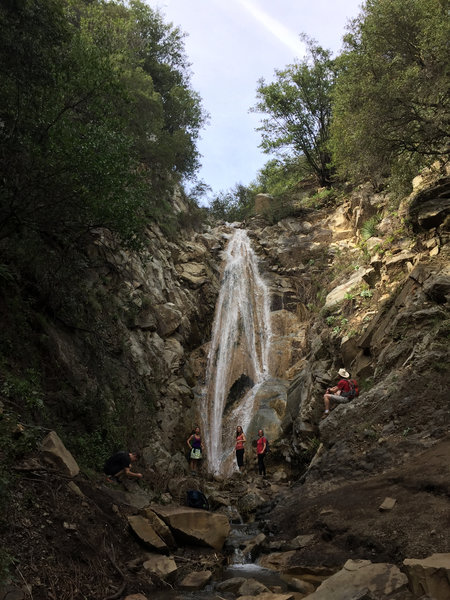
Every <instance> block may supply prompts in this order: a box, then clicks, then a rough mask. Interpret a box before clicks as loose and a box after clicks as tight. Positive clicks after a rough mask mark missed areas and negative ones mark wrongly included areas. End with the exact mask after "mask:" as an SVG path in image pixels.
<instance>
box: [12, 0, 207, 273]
mask: <svg viewBox="0 0 450 600" xmlns="http://www.w3.org/2000/svg"><path fill="white" fill-rule="evenodd" d="M0 34H1V37H2V44H1V47H0V72H1V76H2V83H3V85H2V86H1V88H0V106H1V113H0V120H1V122H2V130H1V134H0V177H1V179H2V183H3V193H2V201H1V203H0V242H1V241H2V240H5V242H8V248H9V251H10V252H11V249H13V248H14V249H15V260H17V259H18V258H20V257H21V260H27V261H28V262H35V257H42V254H43V251H44V249H47V248H48V247H49V245H51V256H52V258H51V261H52V262H53V261H54V260H55V259H54V256H55V255H56V254H59V255H60V256H64V255H66V253H67V249H68V248H71V249H72V250H73V251H74V252H75V251H76V250H77V248H78V246H79V242H80V239H82V236H83V235H84V234H85V232H86V231H89V230H91V229H93V228H97V227H100V226H101V227H106V228H109V229H111V230H112V231H114V232H116V233H117V234H118V235H119V236H120V237H121V238H122V240H123V241H124V242H126V243H127V244H128V245H131V246H136V245H138V244H139V236H140V234H141V232H142V231H143V230H144V228H145V225H146V223H147V222H148V220H149V219H151V220H157V221H159V222H161V223H164V224H166V223H167V222H168V221H170V211H171V209H170V204H169V202H168V198H169V195H170V193H171V191H172V188H173V186H174V184H175V183H177V182H178V181H179V180H180V179H181V178H182V177H190V176H192V175H193V173H194V171H195V169H196V168H197V166H198V153H197V150H196V145H195V144H196V140H197V137H198V131H199V128H200V127H201V125H202V123H203V121H204V118H205V115H204V114H203V112H202V109H201V106H200V101H199V98H198V96H197V94H196V93H195V92H194V91H192V89H191V88H190V83H189V70H188V68H189V65H188V62H187V60H186V57H185V55H184V48H183V35H182V34H181V33H180V31H179V30H178V29H176V28H173V26H172V25H170V24H165V23H164V21H163V19H162V17H161V15H160V14H159V13H158V12H157V11H154V10H153V9H151V8H149V7H148V6H147V5H145V4H144V3H143V2H139V1H133V2H130V3H125V2H122V1H120V0H118V1H112V2H102V1H100V0H94V1H93V2H84V1H83V0H63V1H62V2H60V1H57V0H28V1H27V2H20V3H19V2H11V3H8V4H2V6H1V8H0ZM43 264H46V259H44V261H43ZM52 267H54V265H52ZM55 270H60V268H59V267H57V268H51V266H49V267H48V268H47V272H48V271H55Z"/></svg>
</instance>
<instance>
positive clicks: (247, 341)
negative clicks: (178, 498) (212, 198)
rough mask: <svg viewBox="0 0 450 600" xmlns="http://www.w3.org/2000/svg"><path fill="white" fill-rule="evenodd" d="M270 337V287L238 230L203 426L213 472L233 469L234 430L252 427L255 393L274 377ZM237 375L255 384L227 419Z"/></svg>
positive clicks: (221, 302)
mask: <svg viewBox="0 0 450 600" xmlns="http://www.w3.org/2000/svg"><path fill="white" fill-rule="evenodd" d="M270 338H271V328H270V305H269V293H268V289H267V286H266V284H265V282H264V281H263V279H262V277H261V275H260V274H259V270H258V264H257V257H256V255H255V253H254V251H253V250H252V248H251V245H250V240H249V238H248V235H247V233H246V231H245V230H243V229H237V230H236V232H235V233H234V235H233V236H232V238H231V239H230V241H229V243H228V246H227V249H226V252H225V269H224V274H223V279H222V283H221V288H220V293H219V298H218V301H217V306H216V313H215V317H214V324H213V332H212V340H211V346H210V350H209V355H208V365H207V370H206V386H205V393H204V403H205V410H204V411H203V414H202V426H203V433H204V440H205V447H206V461H207V465H208V470H209V471H210V472H212V473H214V474H219V473H224V472H225V471H226V470H227V469H229V468H230V461H229V460H228V461H227V458H228V457H229V456H230V454H231V453H232V451H233V448H234V441H233V431H234V428H235V427H236V425H237V424H239V425H242V427H243V428H244V429H245V427H246V425H248V423H249V422H250V419H251V417H252V414H253V405H254V398H255V395H256V392H257V390H258V389H259V387H260V386H261V384H262V382H263V381H265V380H266V379H267V377H268V376H269V345H270ZM237 375H245V376H246V377H247V378H248V380H249V381H251V382H252V383H253V384H254V385H253V387H252V389H251V390H250V391H249V392H248V393H247V394H246V395H245V396H244V398H242V399H241V400H240V402H239V403H238V405H237V406H235V405H234V406H232V408H231V409H230V410H229V411H228V412H229V414H228V415H227V416H225V415H224V411H225V409H226V407H227V400H228V396H229V392H230V388H231V387H232V385H233V383H234V382H235V381H236V379H237Z"/></svg>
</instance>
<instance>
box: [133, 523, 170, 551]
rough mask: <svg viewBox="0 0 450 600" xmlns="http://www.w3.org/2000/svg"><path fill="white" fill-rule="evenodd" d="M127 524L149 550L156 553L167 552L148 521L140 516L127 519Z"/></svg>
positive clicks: (165, 546) (164, 544)
mask: <svg viewBox="0 0 450 600" xmlns="http://www.w3.org/2000/svg"><path fill="white" fill-rule="evenodd" d="M128 523H129V524H130V527H131V529H132V530H133V532H134V533H135V534H136V535H137V537H138V538H139V539H140V540H141V541H142V542H143V543H144V544H145V545H146V546H148V547H149V548H151V549H153V550H157V551H158V552H163V553H164V552H167V551H168V547H167V545H166V543H165V542H164V541H163V540H162V539H161V538H160V537H159V535H158V534H157V533H156V531H155V529H154V528H153V527H152V525H151V523H150V521H149V520H148V519H146V518H144V517H142V516H140V515H135V516H131V517H128Z"/></svg>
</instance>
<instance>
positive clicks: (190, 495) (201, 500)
mask: <svg viewBox="0 0 450 600" xmlns="http://www.w3.org/2000/svg"><path fill="white" fill-rule="evenodd" d="M187 505H188V506H190V507H191V508H203V510H209V502H208V499H207V498H206V496H205V494H203V493H202V492H201V491H200V490H189V491H188V492H187Z"/></svg>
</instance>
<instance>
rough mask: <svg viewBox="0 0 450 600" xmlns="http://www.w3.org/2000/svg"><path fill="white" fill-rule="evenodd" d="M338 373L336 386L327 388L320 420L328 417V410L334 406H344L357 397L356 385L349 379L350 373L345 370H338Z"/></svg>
mask: <svg viewBox="0 0 450 600" xmlns="http://www.w3.org/2000/svg"><path fill="white" fill-rule="evenodd" d="M338 373H339V376H340V378H341V379H340V380H339V381H338V383H337V385H335V386H334V387H332V388H328V389H327V391H326V392H325V395H324V397H323V402H324V406H325V410H324V413H323V415H322V419H325V418H326V417H327V416H328V415H329V413H330V409H331V408H333V405H334V404H345V403H346V402H350V400H353V398H355V396H357V395H358V387H357V383H356V381H355V380H354V379H350V373H348V372H347V371H346V370H345V369H339V371H338Z"/></svg>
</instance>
